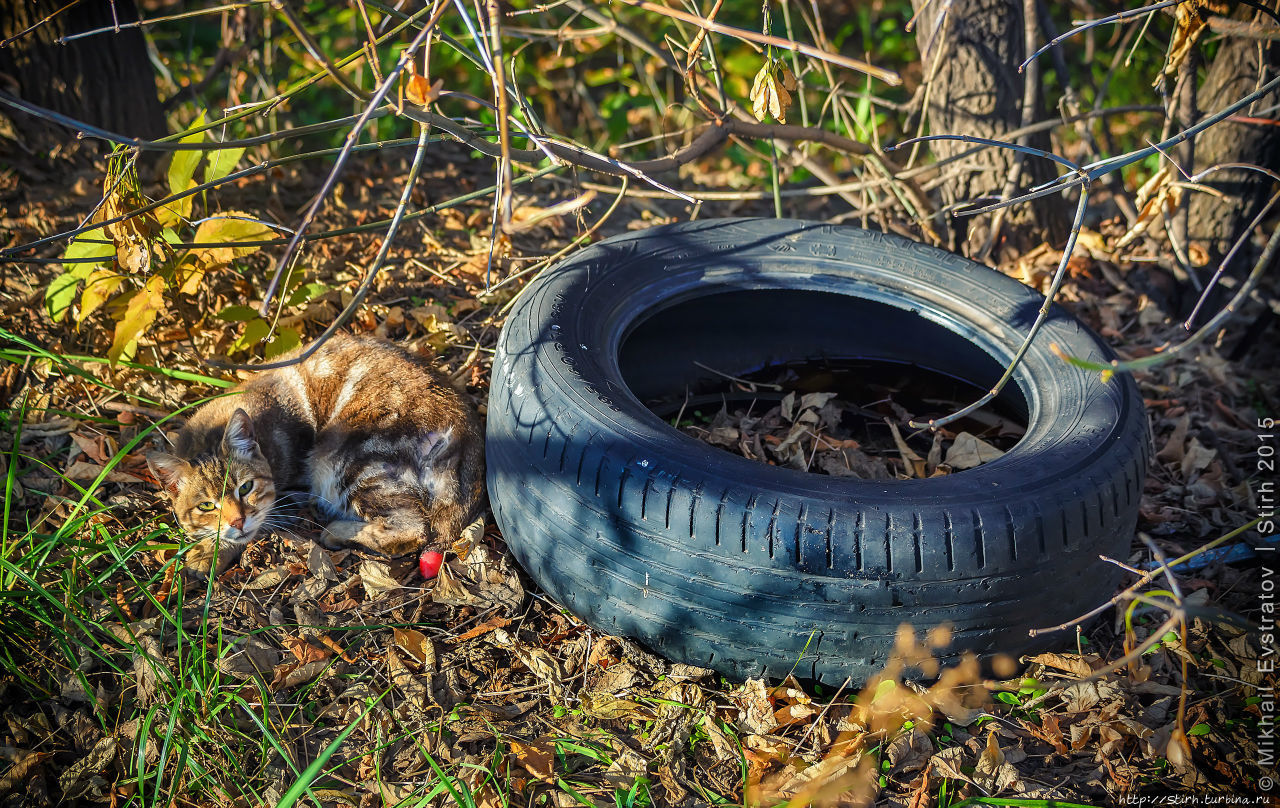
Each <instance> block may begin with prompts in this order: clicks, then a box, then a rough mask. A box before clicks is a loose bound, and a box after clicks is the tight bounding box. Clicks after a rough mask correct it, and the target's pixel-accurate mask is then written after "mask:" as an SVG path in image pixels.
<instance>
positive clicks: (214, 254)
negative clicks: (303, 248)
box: [192, 211, 275, 268]
mask: <svg viewBox="0 0 1280 808" xmlns="http://www.w3.org/2000/svg"><path fill="white" fill-rule="evenodd" d="M237 217H243V218H237ZM273 238H275V233H273V232H272V230H271V228H269V227H267V226H266V225H265V224H262V223H261V222H258V221H255V220H253V219H251V218H249V214H247V213H239V212H236V211H231V212H228V213H226V214H224V215H222V216H220V217H218V218H216V219H208V220H206V221H203V222H201V223H200V227H198V228H197V229H196V235H195V243H196V244H217V245H218V246H216V247H195V248H193V249H192V254H193V255H194V257H195V258H196V260H197V261H199V262H200V263H201V264H204V265H205V267H206V268H212V267H216V266H222V265H223V264H229V263H231V261H232V260H233V259H236V258H239V257H241V256H244V255H249V254H250V253H255V252H257V251H258V250H260V249H262V247H261V245H256V244H246V245H243V246H237V242H242V241H249V242H253V241H269V240H271V239H273Z"/></svg>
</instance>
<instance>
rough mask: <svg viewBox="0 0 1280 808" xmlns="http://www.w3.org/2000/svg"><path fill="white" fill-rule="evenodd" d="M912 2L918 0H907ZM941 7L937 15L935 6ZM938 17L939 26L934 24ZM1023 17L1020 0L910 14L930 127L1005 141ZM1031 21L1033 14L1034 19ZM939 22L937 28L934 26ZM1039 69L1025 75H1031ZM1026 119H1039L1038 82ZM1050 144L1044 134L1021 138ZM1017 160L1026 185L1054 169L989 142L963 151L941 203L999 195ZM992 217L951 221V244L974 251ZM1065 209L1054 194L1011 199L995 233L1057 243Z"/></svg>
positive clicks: (1017, 99) (1014, 99) (937, 147)
mask: <svg viewBox="0 0 1280 808" xmlns="http://www.w3.org/2000/svg"><path fill="white" fill-rule="evenodd" d="M913 4H914V6H915V7H916V8H917V9H919V8H920V7H921V6H922V5H924V0H913ZM942 8H947V9H948V11H947V14H946V16H945V18H944V19H942V20H941V21H940V20H939V18H938V14H937V11H938V10H939V9H942ZM940 22H941V25H939V23H940ZM1025 22H1026V20H1025V18H1024V15H1023V4H1022V2H1021V1H1020V0H956V2H953V3H951V4H950V5H949V6H947V5H945V4H942V3H936V2H935V3H931V4H930V5H929V6H928V8H927V9H926V10H925V11H924V13H923V14H922V15H921V17H920V18H919V19H918V21H917V26H918V27H917V33H916V42H917V43H918V45H919V49H920V53H921V60H922V65H923V68H924V75H925V79H926V81H928V82H929V85H930V86H929V87H928V90H927V105H926V107H925V114H926V115H927V122H928V128H929V133H930V134H951V135H973V136H978V137H984V138H991V139H995V140H1005V141H1008V137H1007V135H1006V133H1008V132H1010V131H1012V130H1014V129H1017V128H1018V127H1019V126H1021V125H1022V123H1023V121H1022V109H1023V101H1024V76H1023V75H1021V74H1019V73H1018V65H1019V63H1021V62H1022V60H1023V59H1024V58H1025V54H1026V47H1025V42H1026V29H1025V25H1024V23H1025ZM1033 22H1034V21H1033ZM939 28H940V29H941V30H939ZM1036 77H1038V73H1033V74H1029V77H1028V78H1027V79H1026V80H1030V81H1038V78H1036ZM1031 89H1032V91H1033V93H1032V95H1031V99H1032V107H1033V108H1032V110H1031V112H1032V113H1033V114H1032V115H1031V121H1032V122H1034V121H1036V120H1040V119H1041V116H1040V109H1039V107H1040V105H1041V98H1040V93H1039V87H1038V86H1033V87H1032V88H1031ZM1022 142H1023V143H1024V144H1025V145H1029V146H1032V147H1035V148H1040V149H1045V150H1048V149H1049V137H1048V134H1047V133H1045V134H1042V135H1037V136H1034V137H1031V138H1027V139H1025V140H1024V141H1022ZM930 145H931V148H932V149H933V152H934V154H935V155H937V156H938V157H939V158H944V157H949V156H952V155H954V154H957V153H959V152H963V151H968V150H969V149H971V148H973V145H972V144H970V143H964V142H960V141H937V142H934V143H932V144H930ZM1019 160H1021V161H1022V167H1021V171H1020V173H1019V181H1018V187H1020V188H1026V187H1029V186H1030V185H1032V184H1035V183H1040V182H1044V181H1046V180H1049V179H1052V178H1053V177H1055V176H1057V172H1056V171H1054V169H1053V167H1052V166H1051V164H1050V163H1049V161H1047V160H1044V159H1043V158H1039V157H1033V156H1031V155H1022V156H1019V154H1018V153H1017V152H1014V151H1012V150H1009V149H1002V148H988V149H985V150H983V151H981V152H978V153H977V154H976V155H973V156H971V157H968V158H965V159H964V160H963V161H962V162H961V163H958V164H952V166H957V165H963V166H967V167H968V168H969V170H967V171H961V172H960V173H958V174H956V175H954V176H953V177H952V178H951V179H950V180H949V181H947V182H946V183H945V184H944V185H943V186H942V187H941V194H942V201H943V203H944V205H955V204H959V203H964V202H967V201H969V200H972V199H977V198H979V197H990V196H1000V195H1001V194H1002V193H1004V191H1005V189H1006V188H1005V187H1006V183H1007V181H1008V179H1009V177H1010V176H1011V172H1012V171H1013V169H1014V165H1015V163H1016V162H1017V161H1019ZM992 220H993V217H992V216H989V215H988V216H982V217H976V218H975V217H968V216H966V217H959V218H955V219H953V220H952V225H953V238H952V247H953V248H956V247H959V246H961V245H963V249H964V251H965V252H966V253H970V254H972V253H973V252H974V251H976V250H981V248H982V246H983V245H984V244H985V243H986V241H987V239H988V238H989V236H990V230H991V227H992ZM1065 221H1066V219H1065V208H1064V207H1063V204H1062V202H1061V200H1060V199H1058V198H1057V197H1054V196H1050V197H1046V198H1044V199H1041V200H1037V201H1035V202H1031V203H1027V204H1022V205H1017V206H1014V207H1013V208H1010V209H1008V210H1007V211H1006V212H1005V214H1004V221H1003V225H1002V230H1001V233H1000V235H1001V236H1002V237H1003V239H1004V241H1005V244H1006V246H1008V247H1012V248H1013V249H1015V250H1021V249H1027V248H1030V247H1033V246H1035V245H1037V244H1039V243H1040V242H1041V241H1049V242H1051V243H1059V242H1060V241H1061V240H1062V239H1064V238H1065V236H1066V232H1067V228H1066V226H1065Z"/></svg>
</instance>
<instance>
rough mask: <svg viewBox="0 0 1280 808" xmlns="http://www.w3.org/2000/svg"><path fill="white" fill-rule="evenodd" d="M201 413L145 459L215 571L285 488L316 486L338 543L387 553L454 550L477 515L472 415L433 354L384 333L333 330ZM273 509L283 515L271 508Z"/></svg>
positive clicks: (199, 563)
mask: <svg viewBox="0 0 1280 808" xmlns="http://www.w3.org/2000/svg"><path fill="white" fill-rule="evenodd" d="M232 393H233V394H232V395H227V396H224V397H221V398H217V399H215V400H213V401H210V402H209V403H207V404H205V405H204V406H202V407H201V408H200V409H198V410H197V411H196V412H195V414H194V415H193V416H192V417H191V419H190V420H189V421H188V422H187V424H186V426H184V427H183V428H182V430H181V432H179V434H178V437H177V440H176V441H175V444H174V453H173V454H167V453H163V452H153V453H151V454H149V455H148V456H147V463H148V465H149V466H150V468H151V473H152V474H153V475H154V476H155V478H156V480H157V481H158V482H159V483H160V485H161V487H162V488H163V489H164V491H165V493H166V494H167V495H168V497H169V500H170V502H171V503H172V504H173V510H174V513H175V515H176V516H177V519H178V522H179V524H180V525H181V526H182V527H183V528H184V529H185V530H186V531H187V533H188V535H189V536H191V537H192V538H194V539H196V540H198V544H197V545H196V547H195V548H193V550H192V551H191V552H190V553H189V554H188V556H187V560H188V564H190V565H192V566H194V567H195V568H196V569H197V570H200V571H203V572H208V571H209V569H210V562H211V560H212V558H213V554H214V549H215V547H216V549H217V559H218V568H219V570H221V569H225V568H226V567H227V566H229V565H230V564H231V562H232V561H234V560H235V558H236V557H238V556H239V554H240V551H241V550H243V549H244V546H245V545H246V544H247V543H248V542H250V541H252V540H253V538H254V537H255V536H257V535H258V533H259V532H260V531H262V530H263V528H264V527H265V528H272V527H278V526H279V524H280V522H279V521H278V519H277V517H278V511H279V510H280V507H281V506H283V504H284V503H285V502H286V501H288V500H289V499H290V497H289V495H288V494H287V493H286V492H289V491H290V490H298V489H302V490H304V491H307V492H309V494H310V497H311V498H312V499H313V502H314V504H315V505H316V506H317V510H319V511H320V512H322V513H323V514H324V515H325V516H326V517H329V518H331V519H332V520H333V521H331V522H330V523H329V524H328V526H327V527H325V528H324V531H323V533H322V535H321V541H322V542H323V543H325V544H326V545H328V546H330V547H336V546H341V545H358V546H361V547H365V548H368V549H370V550H374V551H376V552H379V553H384V554H387V555H400V554H402V553H408V552H414V551H417V550H418V549H419V548H421V547H423V546H424V545H431V546H433V547H436V548H438V549H440V550H444V549H447V548H448V547H449V546H450V545H452V543H453V542H454V541H455V540H456V539H457V538H458V536H459V534H460V533H461V531H462V530H463V528H464V527H466V525H467V524H468V523H469V522H470V521H472V520H473V519H475V518H477V517H478V516H480V515H481V512H482V510H483V506H484V503H483V499H484V441H483V438H482V436H481V432H480V427H479V424H478V421H477V418H476V415H475V413H474V412H473V411H472V409H471V408H470V407H469V406H468V405H467V404H466V403H464V402H463V400H462V397H461V395H460V394H459V393H458V392H457V391H456V390H455V389H454V388H453V387H452V386H451V385H450V384H449V381H448V380H447V379H446V378H445V377H444V376H443V375H442V374H441V373H440V372H439V371H437V370H435V369H434V368H433V367H431V365H430V364H429V363H428V362H426V361H425V360H423V359H421V358H419V357H416V356H413V355H412V354H410V353H408V352H407V351H405V350H403V349H401V348H399V347H397V346H395V345H392V344H391V343H389V342H385V341H383V340H379V339H373V338H368V337H354V336H345V335H341V334H339V335H335V336H333V337H332V338H331V339H329V340H328V341H327V342H325V343H324V345H322V346H321V347H320V348H319V350H317V351H316V352H315V353H314V354H312V355H311V356H310V357H308V358H307V359H306V360H304V361H303V362H301V363H299V364H297V365H293V366H290V367H286V368H280V369H277V370H269V371H265V372H263V373H259V374H258V375H256V376H254V377H253V378H252V379H250V380H249V381H247V382H245V383H243V384H241V385H239V386H238V387H237V388H235V390H233V391H232ZM273 508H274V509H275V510H273Z"/></svg>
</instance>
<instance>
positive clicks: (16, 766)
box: [0, 749, 53, 797]
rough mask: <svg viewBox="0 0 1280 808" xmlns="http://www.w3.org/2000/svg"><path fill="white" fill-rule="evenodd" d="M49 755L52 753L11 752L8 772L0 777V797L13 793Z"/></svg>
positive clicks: (19, 750)
mask: <svg viewBox="0 0 1280 808" xmlns="http://www.w3.org/2000/svg"><path fill="white" fill-rule="evenodd" d="M51 754H53V753H52V752H37V751H35V750H32V749H14V750H12V754H11V756H10V757H11V759H12V760H13V765H12V766H10V767H9V771H7V772H5V773H4V777H0V797H2V796H4V795H5V794H8V793H9V792H11V791H13V790H14V789H15V788H17V787H18V786H19V785H20V784H21V783H22V781H23V780H26V779H27V778H28V777H30V776H31V775H32V774H33V773H34V772H36V771H37V770H38V767H39V765H40V761H42V760H45V759H46V758H48V757H49V756H50V755H51Z"/></svg>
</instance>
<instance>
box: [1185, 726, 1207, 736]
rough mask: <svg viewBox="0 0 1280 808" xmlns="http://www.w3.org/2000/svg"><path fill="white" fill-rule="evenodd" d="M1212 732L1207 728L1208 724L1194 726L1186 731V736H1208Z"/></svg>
mask: <svg viewBox="0 0 1280 808" xmlns="http://www.w3.org/2000/svg"><path fill="white" fill-rule="evenodd" d="M1212 731H1213V727H1211V726H1209V725H1208V724H1196V725H1195V726H1194V727H1192V728H1191V729H1189V730H1187V735H1188V736H1191V735H1208V734H1209V733H1210V732H1212Z"/></svg>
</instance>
